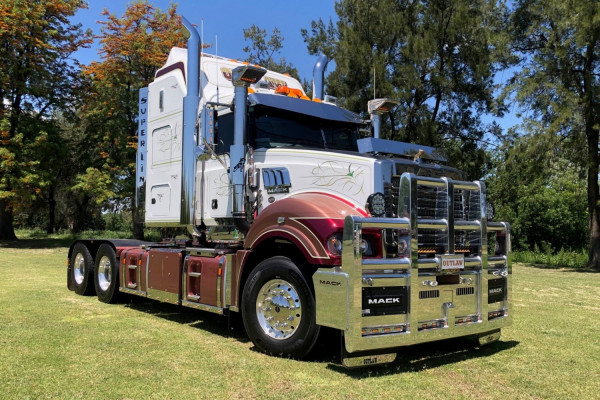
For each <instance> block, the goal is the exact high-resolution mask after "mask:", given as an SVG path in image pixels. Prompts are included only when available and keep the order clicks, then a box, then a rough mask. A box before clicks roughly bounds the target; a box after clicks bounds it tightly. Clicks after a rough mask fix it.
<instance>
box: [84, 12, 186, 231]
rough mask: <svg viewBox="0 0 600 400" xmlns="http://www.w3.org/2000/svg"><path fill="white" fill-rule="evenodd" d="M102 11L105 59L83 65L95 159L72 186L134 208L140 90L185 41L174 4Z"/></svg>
mask: <svg viewBox="0 0 600 400" xmlns="http://www.w3.org/2000/svg"><path fill="white" fill-rule="evenodd" d="M102 15H103V16H105V17H106V18H107V19H106V20H105V21H100V24H101V25H102V28H101V34H100V35H99V36H98V39H99V40H100V46H101V48H100V57H101V59H102V60H101V61H99V62H92V63H91V64H90V65H88V66H85V67H84V68H83V72H84V74H85V76H86V77H87V78H88V79H89V82H88V84H89V88H88V90H89V97H88V99H87V103H86V106H85V107H84V108H82V110H81V113H82V116H83V118H84V119H85V123H86V132H87V133H88V138H89V139H90V140H91V141H92V142H93V143H94V144H95V146H94V148H93V153H94V154H92V155H91V159H92V160H93V162H91V163H90V165H89V166H88V167H87V168H86V169H85V171H82V172H80V174H79V175H78V177H77V181H76V183H75V185H74V186H73V190H74V191H76V192H78V193H80V194H81V195H82V196H84V195H85V196H88V197H89V198H90V199H93V201H95V202H96V204H106V203H107V201H109V200H110V201H111V202H112V204H119V205H124V206H125V207H132V209H133V207H134V204H133V201H132V196H133V195H134V193H135V189H134V188H135V182H134V181H135V160H136V158H135V154H136V149H137V102H138V92H139V89H140V88H142V87H145V86H147V85H148V84H149V83H150V82H151V81H152V80H153V79H154V75H155V73H156V71H157V70H158V69H159V68H160V67H161V66H162V65H163V64H164V62H165V61H166V59H167V56H168V54H169V51H170V49H171V48H172V47H175V46H180V47H181V46H182V45H184V44H185V40H184V37H183V32H182V30H181V21H180V18H179V17H178V16H177V14H176V6H175V5H171V6H170V8H169V9H168V10H167V11H166V12H163V11H161V10H158V9H155V8H154V7H153V6H152V5H150V4H149V3H148V2H147V1H136V2H134V3H132V4H130V5H129V7H128V8H127V10H126V11H125V13H124V14H123V15H122V16H121V17H117V16H115V15H114V14H111V13H109V11H108V10H105V11H104V12H103V13H102ZM133 211H134V212H135V210H133ZM135 234H136V236H138V237H139V236H140V235H141V231H139V230H138V231H136V232H135Z"/></svg>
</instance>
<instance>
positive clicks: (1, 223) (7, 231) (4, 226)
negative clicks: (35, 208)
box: [0, 200, 17, 240]
mask: <svg viewBox="0 0 600 400" xmlns="http://www.w3.org/2000/svg"><path fill="white" fill-rule="evenodd" d="M0 240H17V235H15V227H14V226H13V210H12V207H10V206H8V205H7V204H6V200H0Z"/></svg>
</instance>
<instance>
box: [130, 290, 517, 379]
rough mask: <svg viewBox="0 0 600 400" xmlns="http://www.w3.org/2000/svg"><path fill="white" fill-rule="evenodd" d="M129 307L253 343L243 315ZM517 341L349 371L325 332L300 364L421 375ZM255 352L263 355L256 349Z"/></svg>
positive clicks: (451, 342) (437, 346) (431, 351)
mask: <svg viewBox="0 0 600 400" xmlns="http://www.w3.org/2000/svg"><path fill="white" fill-rule="evenodd" d="M121 303H122V304H123V305H125V307H129V308H131V309H133V310H136V311H140V312H143V313H146V314H149V315H152V316H156V317H159V318H163V319H165V320H168V321H172V322H175V323H179V324H184V325H188V326H190V327H192V328H198V329H202V330H203V331H206V332H209V333H212V334H215V335H219V336H222V337H230V338H233V339H236V340H237V341H239V342H240V343H249V342H250V339H249V338H248V336H247V335H246V332H245V331H244V326H243V323H242V321H241V315H240V314H239V313H232V316H231V317H227V316H221V315H217V314H212V313H209V312H206V311H200V310H195V309H191V308H183V307H180V306H176V305H172V304H167V303H159V302H155V301H152V300H147V299H143V298H139V297H135V296H125V297H124V298H123V300H122V301H121ZM518 344H519V342H517V341H502V340H500V341H498V342H495V343H491V344H489V345H487V346H482V347H477V346H476V341H475V340H474V339H470V338H458V339H447V340H441V341H437V342H432V343H424V344H418V345H414V346H408V347H403V348H400V349H398V357H397V358H396V360H395V361H394V362H393V363H390V364H383V365H377V366H372V367H365V368H358V369H347V368H345V367H343V366H342V365H341V359H340V349H341V347H340V346H341V339H340V335H339V332H337V331H335V330H333V329H329V328H322V329H321V335H320V337H319V340H318V341H317V344H316V345H315V347H314V348H313V350H312V351H311V353H310V354H309V356H308V357H307V358H306V359H304V360H300V361H295V362H299V363H316V364H323V363H327V364H328V365H327V368H329V369H331V370H334V371H337V372H339V373H343V374H346V375H348V376H349V377H352V378H355V379H363V378H369V377H375V376H385V375H393V374H402V373H408V372H419V371H423V370H428V369H434V368H438V367H440V366H443V365H447V364H454V363H458V362H462V361H465V360H470V359H475V358H479V357H489V356H491V355H494V354H496V353H499V352H502V351H505V350H509V349H511V348H513V347H515V346H517V345H518ZM251 350H252V351H257V352H258V351H259V350H257V349H256V348H255V347H254V346H253V347H252V348H251Z"/></svg>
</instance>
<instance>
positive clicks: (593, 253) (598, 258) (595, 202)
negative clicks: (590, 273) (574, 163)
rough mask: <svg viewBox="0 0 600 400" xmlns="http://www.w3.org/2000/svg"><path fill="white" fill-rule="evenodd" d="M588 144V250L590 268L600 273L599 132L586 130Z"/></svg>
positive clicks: (593, 129)
mask: <svg viewBox="0 0 600 400" xmlns="http://www.w3.org/2000/svg"><path fill="white" fill-rule="evenodd" d="M586 131H587V132H586V136H587V142H588V143H587V144H588V172H587V175H588V177H587V192H588V211H589V214H590V221H589V223H590V225H589V226H590V247H589V250H588V255H589V261H588V267H589V268H593V269H595V270H599V271H600V204H599V203H600V191H599V187H598V162H599V161H600V157H599V156H598V139H599V135H598V130H597V129H595V128H593V127H588V128H587V129H586Z"/></svg>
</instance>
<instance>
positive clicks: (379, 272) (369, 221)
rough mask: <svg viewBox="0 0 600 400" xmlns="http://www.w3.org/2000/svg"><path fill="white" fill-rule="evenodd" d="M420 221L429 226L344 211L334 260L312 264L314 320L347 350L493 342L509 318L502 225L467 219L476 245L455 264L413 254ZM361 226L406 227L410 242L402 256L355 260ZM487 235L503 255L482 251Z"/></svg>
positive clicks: (359, 256)
mask: <svg viewBox="0 0 600 400" xmlns="http://www.w3.org/2000/svg"><path fill="white" fill-rule="evenodd" d="M408 214H410V213H408ZM482 220H483V221H485V219H482ZM452 222H454V221H452ZM425 224H427V228H430V227H431V226H433V225H434V224H433V223H432V221H431V220H430V221H425V222H424V221H420V220H419V219H418V218H417V216H415V215H413V216H412V217H410V216H409V217H408V218H363V217H357V216H347V217H346V219H345V226H344V236H343V253H342V265H341V266H339V267H334V268H320V269H319V270H318V271H317V272H316V273H315V274H314V276H313V283H314V287H315V296H316V303H317V313H316V314H317V315H316V321H317V323H318V324H319V325H323V326H328V327H332V328H336V329H339V330H341V331H342V332H343V335H344V339H345V340H344V343H345V351H347V352H348V353H350V355H351V354H352V353H356V354H359V353H362V352H365V351H373V353H374V354H376V353H379V354H381V350H382V349H393V348H397V347H401V346H407V345H412V344H417V343H424V342H430V341H435V340H441V339H447V338H455V337H462V336H470V335H474V336H479V337H480V338H481V339H480V341H481V342H482V343H485V342H486V341H493V340H497V339H498V337H499V335H498V333H499V330H500V329H501V328H502V327H505V326H508V325H510V324H511V322H512V309H511V292H512V290H511V289H512V268H511V262H510V255H509V253H510V228H509V226H508V224H506V223H491V222H484V223H483V224H481V223H479V226H475V225H474V224H472V223H471V224H470V227H469V229H474V230H476V231H478V232H479V233H480V234H481V240H482V242H481V246H480V251H479V254H478V255H477V256H473V255H470V256H469V257H464V258H463V259H464V262H463V263H462V265H460V268H457V269H448V268H444V266H443V262H442V260H443V259H444V256H442V255H435V256H429V257H427V258H420V256H419V251H418V229H419V228H420V227H421V226H422V225H425ZM454 225H456V229H462V228H461V225H460V222H459V221H456V223H455V224H448V222H447V221H446V229H447V230H449V229H454V228H455V226H454ZM463 225H465V224H463ZM482 225H483V226H482ZM363 229H382V230H386V229H387V230H390V229H392V230H402V231H403V232H410V235H411V240H410V242H411V244H410V247H411V248H410V249H409V250H408V251H407V253H406V254H404V256H393V257H390V258H385V255H384V257H382V258H377V259H368V258H363V256H362V253H361V241H362V230H363ZM494 233H496V235H497V236H500V237H501V239H502V240H504V254H501V255H495V256H488V251H487V237H488V234H490V235H491V234H494ZM498 233H499V234H500V235H498ZM448 236H451V235H448ZM379 358H381V359H384V358H386V357H384V356H379ZM387 361H390V357H387ZM384 362H385V361H384ZM367 363H369V362H367ZM361 365H364V364H361Z"/></svg>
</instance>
